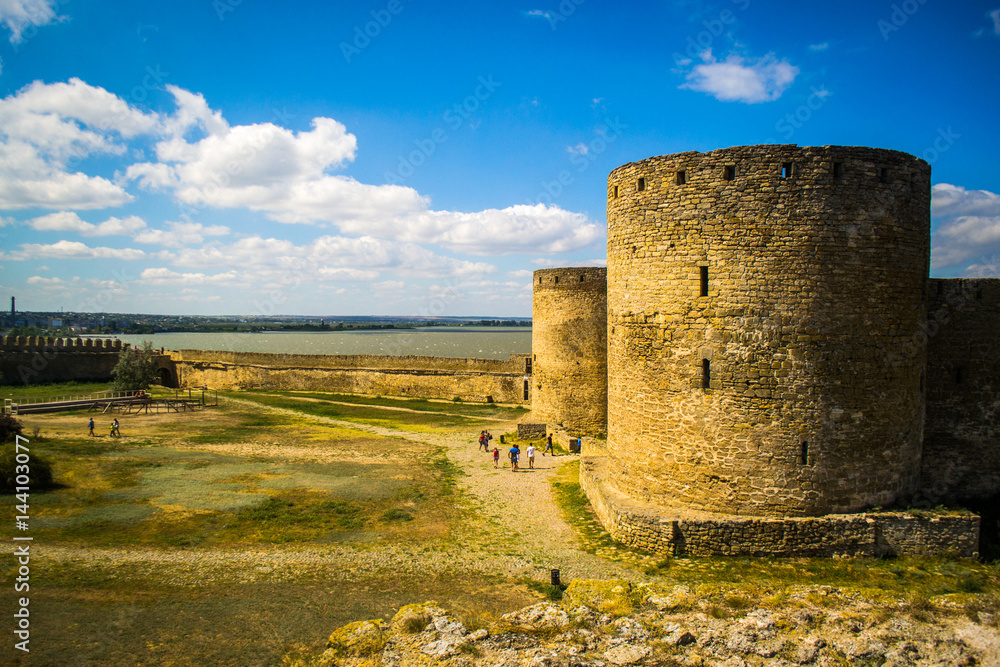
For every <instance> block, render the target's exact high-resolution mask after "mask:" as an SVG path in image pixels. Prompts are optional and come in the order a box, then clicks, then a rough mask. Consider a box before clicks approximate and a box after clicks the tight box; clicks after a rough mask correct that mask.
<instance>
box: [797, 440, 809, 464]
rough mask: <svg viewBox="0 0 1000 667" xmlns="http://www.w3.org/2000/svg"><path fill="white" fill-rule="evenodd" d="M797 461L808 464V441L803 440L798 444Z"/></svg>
mask: <svg viewBox="0 0 1000 667" xmlns="http://www.w3.org/2000/svg"><path fill="white" fill-rule="evenodd" d="M799 463H801V464H802V465H809V443H808V442H807V441H805V440H803V441H802V444H801V445H799Z"/></svg>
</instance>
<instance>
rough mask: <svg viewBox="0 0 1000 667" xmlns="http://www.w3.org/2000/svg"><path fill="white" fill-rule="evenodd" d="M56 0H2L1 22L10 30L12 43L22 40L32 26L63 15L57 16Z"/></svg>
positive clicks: (0, 1) (0, 0) (0, 9)
mask: <svg viewBox="0 0 1000 667" xmlns="http://www.w3.org/2000/svg"><path fill="white" fill-rule="evenodd" d="M55 5H56V2H55V0H0V22H2V23H3V24H4V25H5V26H7V29H8V30H10V42H11V44H17V43H19V42H21V41H22V39H23V33H24V31H25V30H26V29H27V28H28V27H30V26H43V25H47V24H49V23H52V22H53V21H55V20H61V19H62V18H63V17H58V16H56V10H55Z"/></svg>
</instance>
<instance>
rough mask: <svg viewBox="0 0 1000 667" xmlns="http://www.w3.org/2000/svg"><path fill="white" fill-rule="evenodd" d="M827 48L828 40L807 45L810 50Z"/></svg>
mask: <svg viewBox="0 0 1000 667" xmlns="http://www.w3.org/2000/svg"><path fill="white" fill-rule="evenodd" d="M828 48H830V42H822V43H820V44H810V45H809V50H810V51H826V50H827V49H828Z"/></svg>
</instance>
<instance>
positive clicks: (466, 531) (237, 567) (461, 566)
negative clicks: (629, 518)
mask: <svg viewBox="0 0 1000 667" xmlns="http://www.w3.org/2000/svg"><path fill="white" fill-rule="evenodd" d="M227 400H229V401H232V402H233V403H238V404H241V405H246V406H248V407H253V408H254V409H257V410H264V411H269V412H273V413H280V414H287V415H291V416H294V417H295V418H297V419H308V420H312V421H316V422H320V423H324V424H331V425H336V426H344V427H348V428H351V429H354V430H358V431H364V432H368V433H372V434H375V435H379V436H386V437H394V438H402V439H406V440H410V441H413V442H419V443H424V444H429V445H432V446H441V447H443V448H444V450H445V452H446V453H447V456H448V458H449V459H450V460H451V461H452V462H453V463H454V464H455V465H457V466H458V467H459V468H460V470H461V471H462V473H463V475H462V476H460V477H459V480H458V485H459V487H460V488H461V489H462V492H463V493H462V495H461V502H465V503H468V505H469V507H468V509H469V510H470V512H471V514H472V515H473V516H474V519H472V520H471V521H469V522H467V523H466V524H464V525H462V526H460V527H459V528H458V529H457V530H456V531H455V532H456V535H455V538H454V539H453V540H452V542H451V543H448V544H434V545H422V546H417V547H406V546H397V545H390V546H387V547H379V548H378V549H377V550H373V549H371V548H367V547H358V548H356V547H353V546H343V545H309V546H293V547H283V546H275V547H259V548H252V549H247V548H241V549H239V550H233V549H191V550H157V549H126V550H123V549H120V548H119V549H100V548H92V547H89V548H86V549H80V548H75V547H58V546H49V547H47V548H46V549H45V550H44V554H43V556H44V557H48V558H52V559H54V560H57V561H73V562H74V563H75V564H77V565H83V566H97V567H102V566H105V565H107V564H109V563H114V564H116V565H128V566H129V568H130V569H132V570H133V571H137V572H139V573H143V572H148V573H149V574H154V573H156V574H158V575H159V576H164V575H165V574H166V573H167V572H169V573H170V576H172V577H173V579H174V581H176V582H177V583H179V584H185V583H187V584H190V585H196V584H197V583H199V582H202V583H203V582H206V581H221V580H233V581H263V580H267V581H276V580H279V581H280V580H294V579H295V578H296V577H299V576H308V575H310V574H317V575H320V574H322V573H324V572H327V573H328V572H329V571H330V570H336V571H337V572H338V573H339V575H338V576H339V577H340V578H342V579H344V580H351V579H355V578H364V577H366V576H369V575H373V574H378V573H379V572H384V571H385V570H386V568H388V569H391V570H392V571H395V572H400V573H417V574H418V573H420V572H427V571H435V572H437V571H441V570H442V569H452V570H461V571H466V572H468V571H474V572H484V573H489V574H499V573H504V572H506V573H508V574H511V575H513V576H531V577H533V578H536V579H540V580H547V579H548V575H549V570H550V569H551V568H558V569H560V571H561V574H562V577H563V578H564V579H565V580H569V579H571V578H597V577H601V578H608V577H621V576H630V577H633V578H634V577H636V576H641V574H640V573H639V572H638V570H637V569H636V566H638V565H641V564H642V563H641V562H640V561H638V560H633V562H627V561H621V560H609V559H607V558H602V557H600V556H598V555H594V554H589V553H587V552H586V551H584V550H583V548H582V545H581V544H580V543H579V541H578V538H577V535H576V532H575V531H574V530H573V529H572V528H571V527H570V526H569V525H568V524H567V523H566V522H565V521H564V520H563V518H562V515H561V513H560V510H559V508H558V506H557V505H556V502H555V500H554V498H553V496H552V493H551V480H552V477H553V476H554V475H556V474H557V473H558V469H559V467H560V466H561V465H563V464H565V463H568V462H569V461H570V457H568V456H557V457H553V456H544V457H543V456H541V454H539V455H537V456H536V459H535V469H534V470H521V471H518V472H512V471H511V470H510V469H509V464H508V465H507V466H503V465H502V464H504V463H506V462H507V458H506V451H505V448H503V447H502V448H501V455H500V464H501V467H498V468H494V467H493V453H492V450H491V451H490V453H485V452H482V451H477V443H476V438H477V437H478V433H468V434H466V433H459V432H457V431H451V432H446V433H443V434H442V433H419V432H413V431H404V430H397V429H392V428H385V427H380V426H372V425H366V424H358V423H356V422H351V421H345V420H339V419H334V418H330V417H322V416H317V415H304V414H303V413H301V412H297V411H293V410H287V409H284V408H277V407H272V406H263V405H261V404H259V403H256V402H253V401H248V400H242V399H234V398H230V399H227ZM352 405H354V404H352ZM488 428H489V429H490V430H491V431H492V432H495V433H497V434H499V433H502V432H505V431H508V432H509V431H512V430H515V429H516V423H515V422H499V423H498V422H496V421H494V420H490V423H489V424H488ZM493 442H494V444H499V437H497V438H496V439H495V440H494V441H493ZM176 444H177V445H182V443H180V442H178V443H176ZM524 465H525V466H526V465H527V461H526V460H524Z"/></svg>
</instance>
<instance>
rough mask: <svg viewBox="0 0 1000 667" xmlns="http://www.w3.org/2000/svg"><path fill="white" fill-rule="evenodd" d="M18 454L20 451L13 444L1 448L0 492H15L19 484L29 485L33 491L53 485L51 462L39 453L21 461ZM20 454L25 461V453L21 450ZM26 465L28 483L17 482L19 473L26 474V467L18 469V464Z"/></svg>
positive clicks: (29, 455)
mask: <svg viewBox="0 0 1000 667" xmlns="http://www.w3.org/2000/svg"><path fill="white" fill-rule="evenodd" d="M17 456H18V452H17V451H16V447H15V446H14V445H13V444H9V445H4V446H3V447H2V448H0V493H14V492H15V487H17V486H27V487H29V488H30V489H31V490H32V491H41V490H43V489H48V488H51V487H52V486H53V484H52V464H51V463H49V462H48V461H46V460H45V459H43V458H42V457H40V456H38V455H37V454H28V455H27V456H28V462H27V463H22V462H19V461H18V460H17ZM20 456H21V460H22V461H23V460H24V456H25V453H24V452H21V453H20ZM25 465H27V466H28V473H27V474H28V483H27V484H17V477H18V475H23V474H24V468H23V467H22V468H21V469H20V470H18V466H25ZM22 481H24V480H23V479H22Z"/></svg>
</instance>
